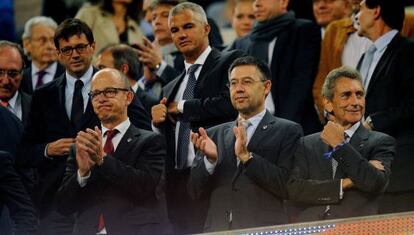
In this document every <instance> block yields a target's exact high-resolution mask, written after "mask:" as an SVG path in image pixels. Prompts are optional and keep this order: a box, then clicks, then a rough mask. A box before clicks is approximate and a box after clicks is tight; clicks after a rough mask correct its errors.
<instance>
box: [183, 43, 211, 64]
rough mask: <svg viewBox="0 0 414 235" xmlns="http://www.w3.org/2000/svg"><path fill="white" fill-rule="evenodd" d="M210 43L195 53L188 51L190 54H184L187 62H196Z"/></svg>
mask: <svg viewBox="0 0 414 235" xmlns="http://www.w3.org/2000/svg"><path fill="white" fill-rule="evenodd" d="M207 47H208V44H207V45H206V46H204V47H203V48H202V49H201V50H199V51H196V52H194V53H191V54H190V53H188V54H183V57H184V59H185V62H187V63H189V64H194V63H195V62H196V60H197V59H198V57H200V55H201V54H203V52H204V51H205V50H206V49H207Z"/></svg>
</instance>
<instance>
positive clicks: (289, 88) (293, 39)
mask: <svg viewBox="0 0 414 235" xmlns="http://www.w3.org/2000/svg"><path fill="white" fill-rule="evenodd" d="M288 3H289V0H257V1H254V4H253V10H254V14H255V16H256V21H258V22H257V23H256V24H255V26H254V27H253V29H252V31H251V33H250V34H249V35H247V36H245V37H243V38H240V39H237V40H236V41H235V42H234V43H233V44H232V45H231V46H230V49H235V48H237V49H242V50H244V51H246V52H247V53H248V54H249V55H252V56H256V57H257V58H260V59H262V60H264V61H266V62H267V64H268V66H269V68H270V71H271V72H272V90H271V92H270V95H269V96H268V97H267V100H266V108H267V109H268V110H269V111H270V112H271V113H272V114H274V115H275V116H277V117H281V118H286V119H288V120H291V121H294V122H297V123H299V124H301V125H302V127H303V131H304V132H305V134H310V133H315V132H317V131H320V129H321V128H322V127H321V125H320V123H319V121H318V116H317V114H316V110H315V108H314V105H313V98H312V94H311V90H312V84H313V80H314V78H315V75H316V72H317V68H318V62H319V53H320V43H321V33H320V30H319V27H318V26H317V25H315V24H314V23H312V22H310V21H308V20H303V19H296V18H295V14H294V13H293V12H292V11H288V10H287V5H288Z"/></svg>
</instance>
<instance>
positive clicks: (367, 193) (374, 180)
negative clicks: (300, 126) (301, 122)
mask: <svg viewBox="0 0 414 235" xmlns="http://www.w3.org/2000/svg"><path fill="white" fill-rule="evenodd" d="M331 150H332V148H330V147H329V146H328V145H327V144H325V143H324V142H323V141H322V139H321V138H320V133H315V134H313V135H309V136H306V137H303V138H302V139H301V140H300V144H299V146H298V148H297V151H296V153H295V163H294V167H293V170H292V172H291V176H290V179H289V183H288V192H289V197H290V199H291V200H292V201H293V202H297V203H298V204H297V205H298V206H300V207H302V211H301V212H300V214H299V221H312V220H318V219H337V218H343V217H352V216H366V215H373V214H378V200H377V199H378V196H379V195H380V194H381V193H382V192H383V191H384V190H385V188H386V186H387V184H388V181H389V176H390V167H391V161H392V159H393V157H394V154H395V141H394V138H392V137H390V136H389V135H386V134H383V133H380V132H376V131H368V130H367V129H365V128H364V127H363V126H362V125H361V126H360V127H359V128H358V129H357V131H356V132H355V133H354V135H353V136H352V138H351V140H350V142H349V143H347V144H345V145H343V146H342V147H340V148H339V149H337V150H336V151H334V152H333V153H332V155H331V156H332V157H333V158H334V159H335V160H337V161H338V167H337V170H336V173H335V177H334V178H333V173H332V163H331V159H330V158H326V157H324V154H325V153H328V152H329V151H331ZM369 160H378V161H381V162H382V165H383V166H384V168H385V171H380V170H378V169H376V168H374V167H373V166H372V165H371V164H370V163H369V162H368V161H369ZM344 178H350V179H351V180H352V182H353V183H354V186H353V187H352V188H351V189H350V190H346V191H344V192H343V198H342V199H340V197H339V194H340V193H339V192H340V187H341V186H340V179H344ZM300 203H301V204H300ZM326 205H330V211H329V213H324V212H325V210H326Z"/></svg>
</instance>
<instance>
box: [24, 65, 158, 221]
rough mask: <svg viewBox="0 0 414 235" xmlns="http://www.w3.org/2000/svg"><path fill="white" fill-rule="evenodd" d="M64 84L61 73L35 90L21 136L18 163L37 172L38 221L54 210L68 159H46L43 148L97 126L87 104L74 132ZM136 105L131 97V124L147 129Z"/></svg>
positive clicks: (94, 115)
mask: <svg viewBox="0 0 414 235" xmlns="http://www.w3.org/2000/svg"><path fill="white" fill-rule="evenodd" d="M94 71H95V70H94ZM95 72H96V71H95ZM65 85H66V75H65V74H62V75H61V76H60V77H59V78H57V79H55V80H53V81H52V82H50V83H47V84H45V85H44V86H42V87H40V88H39V89H37V90H35V92H34V94H33V97H32V105H31V112H30V114H29V120H28V124H27V126H26V128H25V133H24V136H23V145H24V148H22V151H23V153H22V155H21V156H23V158H22V159H21V163H22V164H25V165H29V166H32V167H36V168H37V169H38V174H39V185H38V190H37V191H36V194H37V195H36V198H35V199H36V200H35V202H36V203H37V206H38V207H39V214H40V217H41V218H43V217H45V216H46V215H48V214H49V212H50V210H51V209H52V208H53V206H52V205H53V203H51V202H53V198H54V195H55V193H56V191H57V190H58V188H59V185H60V183H61V181H62V179H63V175H64V172H65V167H66V158H67V155H65V156H58V157H54V158H46V157H45V156H44V154H45V147H46V145H47V144H48V143H51V142H53V141H56V140H58V139H61V138H74V137H76V134H77V132H78V131H79V130H85V129H86V128H93V127H95V126H99V125H100V121H99V120H98V118H97V116H96V114H95V113H94V111H93V108H92V104H91V102H90V101H88V104H87V107H86V110H85V112H84V114H83V115H82V119H81V123H80V125H79V126H80V128H79V129H78V130H77V129H76V128H75V127H74V126H72V124H71V122H70V120H69V117H68V115H67V112H66V109H65ZM136 102H139V101H138V99H137V98H134V101H133V102H132V103H131V105H130V106H129V107H128V114H129V115H130V116H131V122H132V123H133V124H139V125H137V126H140V127H144V128H147V129H150V121H149V117H148V115H147V114H146V112H145V110H144V108H143V107H142V104H140V103H136ZM137 104H140V109H137V108H136V107H137ZM134 107H135V108H134ZM141 110H142V111H141ZM145 117H146V119H145Z"/></svg>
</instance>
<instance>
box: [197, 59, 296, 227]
mask: <svg viewBox="0 0 414 235" xmlns="http://www.w3.org/2000/svg"><path fill="white" fill-rule="evenodd" d="M228 77H229V78H228V80H229V89H230V98H231V103H232V104H233V107H234V108H235V109H236V110H237V111H238V112H239V116H238V118H237V120H236V121H232V122H227V123H224V124H221V125H218V126H215V127H212V128H211V129H208V130H207V131H206V130H205V129H204V128H199V129H198V132H199V133H192V134H191V141H192V142H193V144H194V145H195V147H196V148H197V149H198V152H197V155H196V159H195V160H194V163H193V165H192V167H191V174H190V179H189V191H190V194H191V195H192V197H194V198H200V197H205V196H208V195H209V198H210V202H209V210H208V215H207V219H206V222H205V225H204V231H205V232H211V231H221V230H228V229H241V228H248V227H259V226H270V225H275V224H286V223H288V217H287V215H286V213H285V211H284V208H283V200H284V199H286V198H287V191H286V182H287V179H288V175H289V170H290V168H291V166H292V163H293V153H294V152H295V150H296V143H297V141H298V140H299V138H300V137H301V136H302V128H301V127H300V126H299V125H298V124H297V123H294V122H291V121H288V120H285V119H282V118H277V117H275V116H273V115H272V114H270V112H269V111H267V110H266V109H265V99H266V97H267V96H268V95H269V92H270V89H271V86H272V82H271V74H270V71H269V68H268V66H267V64H266V63H264V62H263V61H260V60H258V59H256V58H255V57H252V56H247V57H241V58H239V59H236V60H235V61H234V62H233V64H232V65H231V66H230V69H229V72H228Z"/></svg>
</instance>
